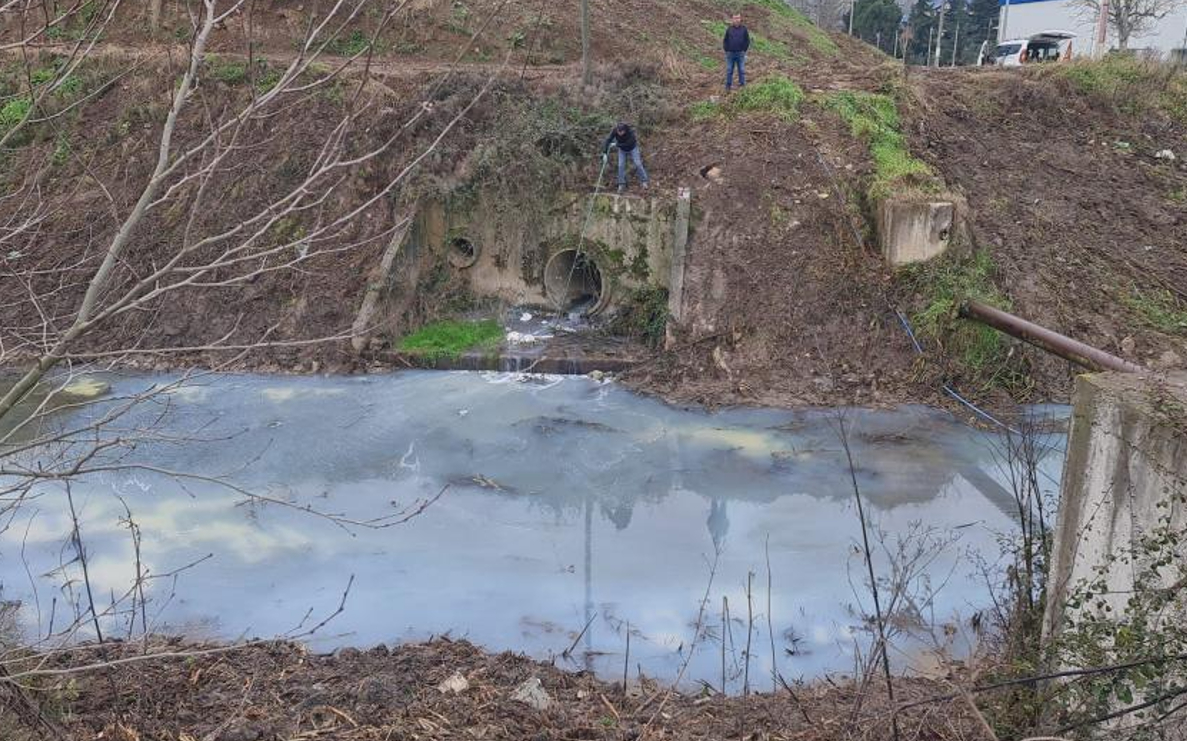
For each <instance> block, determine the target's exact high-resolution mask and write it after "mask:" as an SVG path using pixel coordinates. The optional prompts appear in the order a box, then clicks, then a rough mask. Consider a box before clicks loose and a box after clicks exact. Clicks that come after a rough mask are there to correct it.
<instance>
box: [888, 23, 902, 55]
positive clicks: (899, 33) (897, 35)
mask: <svg viewBox="0 0 1187 741" xmlns="http://www.w3.org/2000/svg"><path fill="white" fill-rule="evenodd" d="M899 36H902V31H901V30H900V31H896V32H895V34H894V52H893V53H891V55H890V56H891V57H893V58H895V59H898V37H899Z"/></svg>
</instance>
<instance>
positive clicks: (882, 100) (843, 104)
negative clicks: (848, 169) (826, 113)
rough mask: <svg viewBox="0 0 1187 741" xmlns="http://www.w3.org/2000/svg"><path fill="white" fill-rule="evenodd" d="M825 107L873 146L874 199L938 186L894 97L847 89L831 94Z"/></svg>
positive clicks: (871, 150)
mask: <svg viewBox="0 0 1187 741" xmlns="http://www.w3.org/2000/svg"><path fill="white" fill-rule="evenodd" d="M825 106H826V107H827V108H830V109H832V110H834V111H836V112H837V114H838V115H840V117H841V119H842V120H844V121H845V123H847V124H849V131H850V133H852V134H853V135H854V136H855V137H857V138H858V139H861V140H862V141H864V142H865V143H866V144H867V145H868V146H869V148H870V156H871V157H872V158H873V160H874V181H873V183H871V184H870V189H869V195H870V197H871V198H872V199H874V200H879V199H882V198H885V197H886V196H888V195H890V194H891V192H893V191H895V190H900V189H903V188H920V189H922V190H932V189H934V187H935V179H934V178H935V174H934V173H933V172H932V170H931V168H930V167H928V166H927V163H925V162H923V161H922V160H919V159H916V158H915V157H913V156H912V155H911V151H910V149H909V148H908V147H907V139H906V137H905V136H903V132H902V129H901V122H900V120H899V113H898V105H897V104H896V103H895V101H894V98H892V97H891V96H889V95H883V94H880V93H863V92H854V91H850V90H846V91H843V92H839V93H833V94H831V95H829V96H827V97H826V98H825Z"/></svg>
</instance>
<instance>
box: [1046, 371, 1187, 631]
mask: <svg viewBox="0 0 1187 741" xmlns="http://www.w3.org/2000/svg"><path fill="white" fill-rule="evenodd" d="M1074 404H1075V411H1074V416H1073V419H1072V429H1071V434H1070V436H1069V439H1068V448H1067V458H1066V462H1065V464H1064V473H1063V486H1062V495H1061V499H1060V507H1059V520H1058V524H1057V527H1056V531H1055V539H1054V545H1053V553H1052V561H1051V568H1050V575H1049V578H1048V596H1047V612H1046V615H1044V625H1043V628H1044V634H1045V635H1046V636H1048V637H1050V636H1053V635H1055V634H1056V633H1058V631H1059V630H1060V628H1061V625H1062V623H1063V619H1064V617H1065V615H1066V610H1067V607H1066V602H1067V598H1068V594H1069V592H1070V591H1071V590H1073V589H1074V588H1075V586H1076V585H1077V584H1078V583H1080V582H1081V581H1082V580H1084V579H1088V578H1090V577H1093V576H1094V575H1095V570H1096V568H1097V567H1098V566H1101V565H1104V564H1105V563H1107V562H1108V556H1109V554H1110V553H1121V552H1124V551H1125V550H1126V549H1128V547H1129V546H1130V545H1131V544H1133V543H1135V541H1136V540H1138V539H1140V538H1141V536H1142V534H1143V533H1145V532H1149V531H1150V530H1151V529H1152V528H1154V527H1156V526H1158V525H1159V524H1160V523H1161V522H1162V518H1166V517H1169V518H1170V521H1171V524H1172V526H1175V527H1178V528H1180V529H1182V528H1187V505H1185V504H1184V501H1185V499H1187V374H1183V373H1180V374H1176V375H1172V376H1170V377H1168V378H1165V379H1151V378H1147V377H1144V376H1140V375H1135V374H1113V373H1106V374H1098V375H1089V376H1081V377H1080V378H1079V379H1078V381H1077V383H1076V391H1075V397H1074ZM1107 579H1108V583H1109V586H1110V590H1111V592H1112V594H1110V595H1109V596H1108V597H1106V598H1105V599H1106V600H1108V601H1109V602H1110V607H1112V610H1113V613H1114V614H1119V613H1120V612H1121V610H1122V608H1123V607H1124V604H1125V601H1126V598H1127V593H1128V592H1130V591H1132V588H1133V575H1132V571H1131V570H1130V569H1129V568H1128V567H1127V566H1124V565H1122V564H1115V565H1113V566H1112V567H1111V568H1110V570H1109V571H1108V573H1107Z"/></svg>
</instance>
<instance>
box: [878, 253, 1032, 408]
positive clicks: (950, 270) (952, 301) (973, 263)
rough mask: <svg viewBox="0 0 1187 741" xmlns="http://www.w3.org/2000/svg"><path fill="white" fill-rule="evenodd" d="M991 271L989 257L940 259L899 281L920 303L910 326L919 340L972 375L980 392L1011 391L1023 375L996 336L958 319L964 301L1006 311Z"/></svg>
mask: <svg viewBox="0 0 1187 741" xmlns="http://www.w3.org/2000/svg"><path fill="white" fill-rule="evenodd" d="M995 270H996V266H995V265H994V263H993V258H992V257H991V256H990V255H989V253H988V252H985V251H980V252H977V253H976V254H974V255H972V256H966V257H951V256H946V257H941V258H938V259H936V260H932V261H929V262H925V263H919V264H916V265H911V266H908V267H906V268H904V269H903V270H902V271H901V272H900V273H899V277H900V279H901V280H902V282H903V283H904V284H905V285H906V286H907V287H908V288H910V289H911V290H912V291H913V292H914V293H916V294H918V295H919V296H921V297H922V302H921V305H920V308H918V310H917V311H915V312H914V315H913V317H912V323H913V324H914V325H915V332H916V334H917V335H918V336H919V338H920V339H922V340H928V341H932V342H935V343H937V344H938V345H939V346H940V348H941V350H942V351H943V353H944V354H945V355H946V356H948V357H951V358H953V359H955V360H957V361H959V363H960V364H961V365H963V366H964V367H965V368H966V369H968V370H969V371H971V372H972V374H973V375H974V377H975V378H977V379H978V380H979V381H980V382H982V384H983V385H984V386H985V387H990V386H1000V387H1004V388H1010V389H1016V388H1020V387H1021V386H1024V385H1025V384H1026V379H1025V373H1023V372H1021V370H1020V369H1019V368H1018V367H1017V365H1016V364H1015V363H1013V362H1011V361H1012V358H1011V356H1010V354H1009V353H1008V350H1007V347H1006V342H1005V340H1004V338H1003V336H1002V334H1001V333H1000V332H998V331H997V330H995V329H993V328H991V327H987V326H985V325H984V324H981V323H980V322H973V321H969V320H966V319H961V318H960V316H959V314H960V307H961V305H962V304H963V303H964V302H965V301H970V300H972V301H977V302H979V303H982V304H987V305H989V306H995V307H997V308H999V309H1003V310H1009V309H1010V300H1009V298H1007V297H1006V295H1005V294H1004V293H1002V292H1001V290H1000V289H998V287H997V286H996V285H995V284H994V282H993V276H994V272H995Z"/></svg>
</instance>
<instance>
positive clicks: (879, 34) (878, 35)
mask: <svg viewBox="0 0 1187 741" xmlns="http://www.w3.org/2000/svg"><path fill="white" fill-rule="evenodd" d="M874 38H875V39H876V41H875V42H874V45H875V46H877V47H878V51H882V32H881V31H878V32H877V33H875V34H874Z"/></svg>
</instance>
